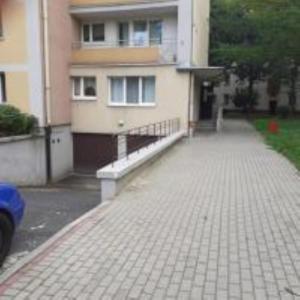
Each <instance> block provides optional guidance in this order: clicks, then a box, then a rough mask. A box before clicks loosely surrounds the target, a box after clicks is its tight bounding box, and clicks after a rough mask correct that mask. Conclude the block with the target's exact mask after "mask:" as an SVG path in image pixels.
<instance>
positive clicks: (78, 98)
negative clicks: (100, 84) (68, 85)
mask: <svg viewBox="0 0 300 300" xmlns="http://www.w3.org/2000/svg"><path fill="white" fill-rule="evenodd" d="M76 78H77V79H79V80H80V89H79V90H80V95H79V96H78V95H75V79H76ZM85 78H93V79H95V94H96V95H95V96H86V95H85V94H84V79H85ZM71 80H72V100H73V101H97V98H98V96H97V77H96V76H93V75H91V76H72V77H71Z"/></svg>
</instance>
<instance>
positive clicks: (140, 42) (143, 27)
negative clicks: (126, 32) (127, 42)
mask: <svg viewBox="0 0 300 300" xmlns="http://www.w3.org/2000/svg"><path fill="white" fill-rule="evenodd" d="M133 40H134V45H135V46H146V45H147V41H148V32H147V22H146V21H136V22H134V23H133Z"/></svg>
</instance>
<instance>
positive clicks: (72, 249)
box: [0, 121, 300, 300]
mask: <svg viewBox="0 0 300 300" xmlns="http://www.w3.org/2000/svg"><path fill="white" fill-rule="evenodd" d="M299 210H300V180H299V175H298V174H297V170H296V169H295V168H294V167H293V166H292V165H291V164H290V163H289V162H288V161H287V160H286V159H285V158H283V157H282V156H280V155H278V154H277V153H275V152H273V151H272V150H270V149H268V148H267V146H266V145H264V143H263V141H262V139H261V138H260V137H259V136H258V135H257V134H256V133H255V132H254V130H253V129H252V127H251V126H250V125H249V124H248V123H246V122H244V121H227V122H226V123H225V129H224V132H223V133H222V134H210V135H199V136H197V137H195V138H193V139H187V140H185V141H183V142H181V143H180V144H178V145H177V146H175V147H174V148H173V149H172V150H170V151H169V152H168V153H167V154H166V155H164V156H163V157H162V158H161V159H160V160H159V161H157V162H156V163H155V164H154V165H153V166H152V167H151V168H149V169H148V170H147V171H146V172H145V173H143V175H142V176H140V177H139V178H137V179H136V180H135V181H134V182H133V183H132V184H131V185H130V186H129V187H128V188H127V189H126V190H125V191H124V192H123V193H122V194H121V195H120V196H119V197H118V198H117V199H116V200H115V201H114V202H113V203H112V204H111V205H110V206H109V207H108V208H107V209H106V210H105V211H104V212H103V211H102V210H101V209H99V210H96V211H95V212H94V213H93V214H92V215H91V216H89V217H88V218H86V219H85V220H84V221H83V222H82V223H81V224H80V226H77V227H76V228H75V229H73V230H71V231H70V232H69V233H68V234H66V235H65V236H63V237H62V238H61V239H60V240H58V241H57V242H56V243H55V244H54V245H52V246H51V247H50V248H49V249H47V250H46V251H44V252H43V253H41V254H40V255H39V256H38V257H37V258H35V259H33V261H32V262H31V263H29V264H28V265H27V266H25V267H24V268H22V269H21V270H19V271H18V272H17V273H16V274H15V275H13V276H12V277H11V278H10V279H9V280H8V281H6V282H5V283H3V284H2V285H1V287H0V295H1V296H0V299H30V300H32V299H41V300H42V299H80V300H81V299H103V300H104V299H155V300H156V299H180V300H181V299H222V300H223V299H257V300H262V299H297V296H296V295H292V294H293V293H294V294H299V295H300V281H299V276H300V252H299V248H300V233H299V230H300V219H299Z"/></svg>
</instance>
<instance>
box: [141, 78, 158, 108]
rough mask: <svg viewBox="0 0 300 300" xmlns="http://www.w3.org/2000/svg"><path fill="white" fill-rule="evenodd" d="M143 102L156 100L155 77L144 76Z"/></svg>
mask: <svg viewBox="0 0 300 300" xmlns="http://www.w3.org/2000/svg"><path fill="white" fill-rule="evenodd" d="M142 101H143V103H153V102H154V101H155V77H143V98H142Z"/></svg>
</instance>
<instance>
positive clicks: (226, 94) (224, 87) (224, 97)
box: [214, 75, 300, 113]
mask: <svg viewBox="0 0 300 300" xmlns="http://www.w3.org/2000/svg"><path fill="white" fill-rule="evenodd" d="M246 86H247V83H239V82H238V78H237V76H235V75H231V76H230V79H229V81H228V82H222V83H221V84H220V86H218V87H215V88H214V94H215V95H216V98H217V99H218V100H219V102H220V103H224V109H225V111H228V112H235V111H239V110H240V109H239V108H237V107H236V106H235V105H234V103H233V97H234V94H235V90H236V88H240V87H246ZM254 89H255V91H256V92H257V93H258V99H257V105H256V106H255V110H257V111H258V112H262V113H269V111H270V104H269V101H270V97H269V95H268V93H267V83H266V81H258V82H256V83H255V85H254ZM297 91H298V93H297V99H298V102H297V104H296V110H297V111H300V81H299V82H298V84H297ZM277 105H278V107H279V106H288V105H289V87H288V86H287V85H284V84H282V87H281V92H280V94H279V95H278V97H277Z"/></svg>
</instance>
